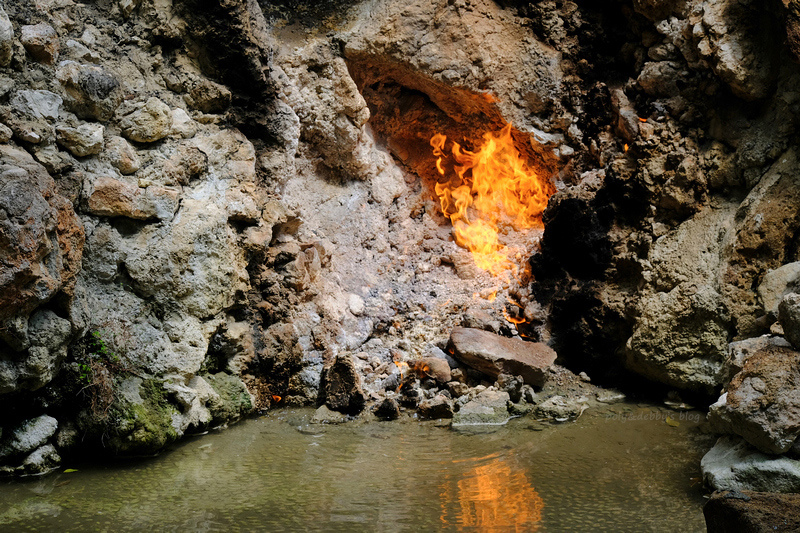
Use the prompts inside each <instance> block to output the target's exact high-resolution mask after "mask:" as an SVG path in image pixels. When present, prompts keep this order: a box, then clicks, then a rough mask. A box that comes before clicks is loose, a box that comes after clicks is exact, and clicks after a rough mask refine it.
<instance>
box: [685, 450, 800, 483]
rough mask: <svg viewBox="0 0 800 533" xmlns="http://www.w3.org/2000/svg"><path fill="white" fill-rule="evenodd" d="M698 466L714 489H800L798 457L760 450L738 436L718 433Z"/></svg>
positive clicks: (799, 462)
mask: <svg viewBox="0 0 800 533" xmlns="http://www.w3.org/2000/svg"><path fill="white" fill-rule="evenodd" d="M700 469H701V470H702V472H703V480H704V482H705V483H706V484H707V485H709V486H711V487H713V488H714V489H715V490H755V491H764V492H798V491H800V461H797V460H795V459H790V458H788V457H785V456H774V455H767V454H764V453H761V452H759V451H758V450H756V449H754V448H753V447H751V446H749V445H748V444H747V443H746V442H745V441H744V440H743V439H742V438H740V437H732V436H724V437H720V438H719V440H717V443H716V444H715V445H714V447H713V448H711V450H710V451H709V452H708V453H706V454H705V455H704V456H703V459H702V460H701V461H700Z"/></svg>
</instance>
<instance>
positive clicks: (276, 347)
mask: <svg viewBox="0 0 800 533" xmlns="http://www.w3.org/2000/svg"><path fill="white" fill-rule="evenodd" d="M796 7H797V6H795V3H793V2H784V3H778V2H772V3H767V4H764V5H762V4H761V3H756V2H754V1H733V0H730V1H727V0H726V1H722V2H706V1H702V0H683V1H670V2H653V1H647V0H633V1H632V2H627V1H621V0H620V1H615V2H607V3H603V4H602V5H594V4H591V3H582V4H578V3H574V2H569V1H560V0H559V1H555V0H552V1H544V2H537V3H530V2H516V1H511V0H508V1H504V2H495V1H492V0H456V1H445V0H404V1H403V2H390V1H383V0H379V1H370V2H357V1H332V2H321V3H312V2H284V3H282V2H274V3H271V4H270V5H260V4H259V3H258V2H256V1H255V0H236V1H232V0H212V1H199V0H173V1H166V2H162V1H158V2H156V1H154V0H119V1H114V2H88V3H86V4H77V3H74V2H71V1H70V0H50V1H42V2H36V3H33V4H24V5H21V3H18V2H15V3H11V2H6V3H5V5H3V6H2V10H0V168H1V169H2V170H0V208H1V209H0V264H2V271H0V302H2V305H0V321H2V324H0V396H2V399H3V400H4V402H5V403H6V404H7V405H10V406H11V407H10V408H9V409H8V410H7V411H5V412H4V413H3V414H0V428H3V433H2V434H0V450H3V452H2V454H3V455H2V456H0V461H2V462H3V464H4V465H6V466H4V467H3V468H5V470H7V471H9V472H17V473H26V472H27V473H32V472H36V471H37V470H43V469H47V468H49V467H51V466H52V465H53V464H55V463H57V461H58V456H59V454H62V453H70V452H71V451H74V450H77V449H86V448H91V447H93V446H97V447H105V450H106V451H108V452H111V453H150V452H152V451H155V450H157V449H160V448H162V447H163V446H165V445H166V444H168V443H169V442H171V441H173V440H175V439H177V438H180V437H181V436H182V435H184V434H185V433H187V432H192V431H201V430H205V429H206V428H208V427H211V426H216V425H220V424H225V423H226V422H228V421H230V420H233V419H235V418H237V417H239V416H242V415H244V414H246V413H248V412H251V411H252V410H253V409H261V408H266V407H268V406H269V405H271V404H273V403H275V402H282V403H284V404H286V403H288V404H291V405H300V404H308V403H315V402H317V401H319V396H318V393H319V388H320V383H321V382H322V383H323V385H324V387H323V388H325V387H327V386H328V385H329V384H330V382H328V381H325V379H327V378H325V376H327V375H328V374H329V373H330V372H331V368H333V365H334V364H339V363H337V362H341V364H342V365H346V366H347V370H348V371H347V372H338V373H336V372H334V374H336V375H346V376H349V377H348V379H350V377H352V376H351V374H352V375H360V376H362V377H364V379H365V382H364V383H363V384H362V385H363V389H361V388H359V387H360V386H359V387H356V386H355V385H354V387H355V388H354V390H356V389H358V394H362V393H363V394H365V395H366V396H367V398H368V399H371V400H375V401H377V400H379V399H382V396H381V395H382V394H383V392H384V390H385V389H386V387H388V385H387V384H388V383H390V382H392V380H396V379H398V378H397V375H396V372H394V365H393V364H392V362H396V361H397V359H398V357H400V356H398V353H399V354H401V356H402V357H406V356H408V357H412V356H413V357H422V356H429V355H430V354H431V353H438V354H442V352H441V349H440V348H445V347H446V345H447V341H448V337H449V331H450V329H452V327H453V326H458V325H466V326H469V327H477V328H478V329H488V330H492V331H494V332H495V333H501V334H503V335H504V336H515V335H516V336H519V335H518V334H519V333H523V334H525V335H527V336H529V337H533V338H534V340H540V341H544V342H548V343H549V344H550V345H551V346H552V347H553V348H554V349H555V350H556V352H557V354H558V357H559V361H562V362H565V363H567V364H568V365H570V366H572V367H573V368H574V369H575V370H576V371H586V372H588V373H589V374H591V375H592V377H595V376H596V377H598V378H602V379H606V380H608V381H613V380H615V379H616V380H617V381H618V382H619V381H620V380H621V379H622V376H625V377H627V378H628V379H634V380H635V381H639V382H646V383H650V382H658V383H660V384H663V385H664V386H665V387H669V388H675V389H681V390H686V391H690V392H692V393H699V394H702V395H706V397H711V396H714V395H716V394H717V393H718V392H720V390H721V388H722V387H727V388H728V389H727V390H728V396H727V398H728V399H729V400H728V403H727V404H726V405H727V406H728V407H726V408H725V409H723V407H719V408H715V410H714V411H712V412H713V413H718V415H719V418H720V420H721V421H722V422H720V427H721V428H723V429H722V430H723V431H733V432H734V433H736V432H737V431H738V432H739V433H741V432H742V431H744V430H742V429H741V428H751V429H752V431H750V430H747V435H741V436H742V437H743V438H745V439H749V441H750V442H751V444H753V445H755V446H759V447H760V448H761V449H762V450H763V451H766V452H770V453H775V452H776V451H777V452H783V451H786V449H787V446H791V443H792V442H793V441H794V437H795V436H796V435H794V433H791V432H789V433H787V432H786V431H778V432H777V433H776V432H775V431H773V430H772V429H770V427H767V426H768V424H766V423H765V422H763V421H764V420H765V419H768V418H770V415H769V413H767V414H764V413H763V412H761V411H760V410H759V409H760V408H758V407H757V406H755V407H754V406H753V404H752V402H751V397H750V396H749V394H750V393H749V392H746V391H749V389H747V387H749V386H750V385H748V383H752V382H753V380H755V379H756V378H758V379H761V380H766V381H767V382H769V383H774V384H776V385H775V386H776V387H778V388H779V389H780V388H781V387H788V388H790V389H791V387H792V386H793V385H791V384H792V383H793V381H792V380H793V379H794V378H793V377H791V376H793V375H794V374H793V370H791V371H790V370H785V371H784V370H780V369H784V367H785V366H786V365H785V364H784V363H785V361H784V359H780V357H783V356H780V357H778V355H776V354H775V353H773V352H774V351H773V352H770V354H771V355H770V357H778V358H779V361H778V362H776V363H774V364H772V363H770V364H769V365H766V367H765V368H766V370H765V369H764V368H762V367H761V366H759V367H758V368H755V366H754V365H755V364H756V363H755V362H753V363H751V364H750V366H748V364H747V363H746V362H745V361H744V359H745V358H744V357H740V356H738V355H735V354H740V353H741V352H736V351H735V350H734V351H733V352H731V348H730V345H729V343H730V342H731V341H737V340H746V339H749V338H753V337H757V336H759V335H761V334H765V333H773V334H779V335H782V334H783V333H786V336H787V338H790V340H791V338H792V335H793V334H794V333H793V331H794V330H793V329H792V328H793V327H794V326H787V325H786V324H790V323H792V324H793V322H791V319H790V318H786V319H785V320H782V321H781V322H780V323H779V322H777V320H778V315H779V314H780V313H779V309H778V308H779V302H781V301H782V298H783V297H784V295H785V294H786V293H789V292H792V291H793V290H795V289H796V288H797V283H798V282H797V269H796V263H797V262H798V261H799V260H800V257H798V254H800V251H799V250H798V244H797V243H798V239H797V231H798V229H800V222H799V221H800V217H798V212H797V210H798V206H800V202H798V198H797V195H798V191H800V187H798V184H797V183H796V180H797V179H798V178H797V176H798V175H800V174H799V173H798V162H797V157H796V150H797V149H796V146H795V145H796V142H797V141H796V130H797V117H798V116H799V115H798V111H800V109H798V105H800V100H798V96H799V94H800V93H798V90H797V87H798V86H800V84H799V83H798V82H800V73H799V72H798V66H797V63H796V62H795V60H796V59H797V57H796V54H797V17H798V14H797V9H796ZM506 122H510V123H511V124H512V125H513V126H514V130H513V131H514V141H515V143H516V145H517V147H518V148H519V149H520V150H521V151H522V153H523V154H525V155H526V156H527V158H528V159H529V160H530V161H531V164H532V165H533V166H535V167H536V168H537V169H538V170H539V171H540V172H541V173H542V174H543V175H545V176H546V177H548V178H549V180H550V182H551V184H552V186H553V188H554V190H557V192H556V194H555V195H554V196H553V197H552V198H551V200H550V203H549V207H548V209H547V211H546V212H545V214H544V224H545V230H544V234H543V236H542V239H541V246H540V248H541V250H540V253H535V254H533V257H531V260H530V267H531V272H532V276H533V277H532V278H523V282H521V283H520V282H515V283H511V284H506V285H505V286H501V287H500V298H499V299H498V300H497V301H496V302H495V301H494V298H495V296H496V295H497V294H498V287H497V285H498V284H497V282H496V281H495V280H492V279H490V278H489V277H487V276H486V275H484V274H483V273H481V272H477V271H476V268H475V267H474V265H472V263H471V262H470V260H469V257H468V255H467V254H466V252H465V251H464V250H462V249H460V248H458V247H457V246H456V245H455V244H454V242H453V239H452V237H451V236H450V234H449V231H450V230H449V227H448V225H447V221H446V220H445V218H444V217H442V214H441V212H440V210H438V206H437V204H436V202H435V201H433V200H432V199H431V198H430V194H429V193H430V191H429V190H428V189H426V185H425V182H424V178H425V177H426V176H427V175H428V174H433V172H434V171H433V169H434V168H435V167H434V165H433V156H432V154H431V152H430V148H429V139H430V136H431V134H432V133H434V132H437V133H438V132H442V131H443V132H446V133H447V134H448V135H451V136H453V137H459V138H461V139H463V140H464V141H465V142H467V143H474V142H476V140H477V139H480V138H481V136H482V135H483V133H484V132H485V131H489V130H495V129H498V128H499V127H501V126H502V125H503V124H504V123H506ZM420 178H423V179H420ZM534 241H536V242H533V241H531V242H530V243H526V245H527V246H528V248H527V252H526V255H530V254H532V253H533V252H534V251H536V249H537V247H538V239H534ZM520 262H521V263H524V262H525V259H524V257H521V258H520ZM792 265H794V266H792ZM531 279H532V281H530V280H531ZM473 294H475V295H476V296H475V297H473ZM786 305H787V306H788V305H789V304H786ZM790 307H791V306H790ZM512 308H513V309H517V308H518V311H515V312H516V313H517V314H518V315H519V316H518V317H516V319H515V320H513V321H506V320H505V319H504V316H505V315H504V312H507V311H508V309H512ZM783 315H785V316H786V317H790V316H792V312H790V309H787V310H785V311H784V312H783ZM512 322H513V323H512ZM787 328H788V330H787ZM792 342H796V341H792ZM785 349H787V350H791V349H792V348H785ZM437 350H438V352H437ZM792 353H793V352H792ZM442 355H443V354H442ZM784 355H785V354H784ZM351 356H352V357H351ZM402 357H401V359H402ZM764 357H766V356H764ZM760 358H761V356H759V358H757V359H755V360H754V361H758V360H760ZM773 370H774V371H775V372H776V373H777V374H778V376H777V377H775V376H773V378H774V379H773V378H769V379H767V378H766V377H764V376H763V375H762V374H763V373H764V372H768V371H769V372H772V371H773ZM631 376H635V377H634V378H631ZM786 376H789V377H786ZM784 378H785V379H784ZM464 379H465V380H466V378H464ZM504 379H505V378H504ZM353 380H355V381H358V380H357V379H355V378H353ZM326 383H327V384H328V385H326ZM787 383H789V385H786V384H787ZM461 385H463V383H460V382H456V384H455V385H453V386H450V389H452V390H462V389H463V387H462V386H461ZM781 390H782V389H781ZM743 391H745V392H743ZM448 394H449V393H448ZM436 398H438V396H436V397H435V398H434V397H432V398H427V399H426V401H427V400H430V401H431V402H433V401H434V399H435V400H436V405H437V406H438V405H444V404H447V405H449V404H448V403H447V398H446V397H444V399H442V398H438V399H436ZM733 400H735V401H733ZM348 402H349V396H348ZM431 402H428V403H431ZM356 404H358V405H361V402H360V401H357V402H356ZM349 405H350V403H348V406H349ZM425 405H426V406H428V407H430V405H428V404H425ZM329 407H330V406H329ZM726 409H728V410H727V411H726ZM729 411H730V412H729ZM734 411H735V412H734ZM714 416H716V415H714ZM737 417H743V418H737ZM742 420H748V422H747V423H744V422H742ZM751 422H752V424H751ZM726 423H727V424H728V425H727V426H726V425H725V424H726ZM765 424H766V425H765ZM787 425H789V426H790V425H791V424H789V423H788V422H787ZM40 426H41V428H43V429H36V428H40ZM31 428H34V429H36V431H34V429H31ZM726 428H727V429H726ZM732 428H736V430H734V429H732ZM51 429H52V431H51ZM773 429H774V428H773ZM29 433H35V434H36V438H33V437H31V438H28V437H27V436H26V435H28V434H29ZM776 435H777V436H776ZM31 442H33V443H35V445H33V444H30V445H29V443H31ZM19 443H24V445H23V444H19ZM79 443H80V444H79ZM765 443H766V444H765Z"/></svg>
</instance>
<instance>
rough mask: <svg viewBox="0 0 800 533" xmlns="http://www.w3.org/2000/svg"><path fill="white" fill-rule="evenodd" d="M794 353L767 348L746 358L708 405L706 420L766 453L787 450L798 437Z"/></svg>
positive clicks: (799, 401)
mask: <svg viewBox="0 0 800 533" xmlns="http://www.w3.org/2000/svg"><path fill="white" fill-rule="evenodd" d="M798 355H800V354H798V352H796V351H794V350H792V349H790V348H784V347H780V346H767V347H765V348H762V349H761V350H759V351H757V352H756V353H755V354H753V355H751V356H750V357H748V358H747V359H746V360H745V362H744V365H743V368H742V371H741V372H739V373H738V374H737V375H736V376H735V377H734V378H733V379H732V380H731V382H730V384H729V385H728V390H727V393H726V394H724V395H723V396H722V397H721V398H720V400H719V401H718V402H717V403H715V404H714V405H712V406H711V408H710V410H709V416H708V418H709V421H710V422H711V423H712V425H715V426H716V427H717V428H718V429H720V430H723V431H727V432H730V433H734V434H737V435H741V436H742V437H744V439H745V440H747V442H749V443H750V444H752V445H753V446H755V447H757V448H758V449H760V450H762V451H764V452H766V453H784V452H786V451H788V450H789V449H790V448H791V447H792V444H794V441H795V439H796V438H797V436H798V435H799V434H800V392H798V383H799V382H800V358H798Z"/></svg>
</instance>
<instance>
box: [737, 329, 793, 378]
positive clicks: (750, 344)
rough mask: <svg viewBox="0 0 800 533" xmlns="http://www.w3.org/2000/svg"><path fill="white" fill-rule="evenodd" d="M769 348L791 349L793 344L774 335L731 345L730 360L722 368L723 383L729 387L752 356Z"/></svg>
mask: <svg viewBox="0 0 800 533" xmlns="http://www.w3.org/2000/svg"><path fill="white" fill-rule="evenodd" d="M768 346H779V347H783V348H791V344H789V343H788V342H787V341H786V339H784V338H783V337H776V336H772V335H762V336H761V337H753V338H751V339H744V340H741V341H735V342H732V343H730V344H729V345H728V358H727V359H726V360H725V363H724V365H723V367H722V372H723V381H722V383H723V384H724V385H726V386H727V385H728V383H730V381H731V380H732V379H733V377H734V376H735V375H736V374H738V373H739V372H741V371H742V368H744V362H745V361H747V359H748V358H750V356H752V355H753V354H755V353H756V352H758V351H759V350H762V349H764V348H766V347H768Z"/></svg>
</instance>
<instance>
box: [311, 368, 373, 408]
mask: <svg viewBox="0 0 800 533" xmlns="http://www.w3.org/2000/svg"><path fill="white" fill-rule="evenodd" d="M321 388H322V392H323V393H324V397H325V405H327V406H328V407H329V408H330V409H333V410H334V411H339V412H341V413H345V414H348V415H357V414H358V413H360V412H361V411H363V410H364V404H365V398H364V392H363V391H362V390H361V376H360V375H359V373H358V371H356V367H355V365H354V364H353V358H352V356H350V355H339V356H337V357H336V359H334V361H333V363H332V364H331V365H330V366H329V367H327V368H326V369H325V371H324V373H323V376H322V387H321Z"/></svg>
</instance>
